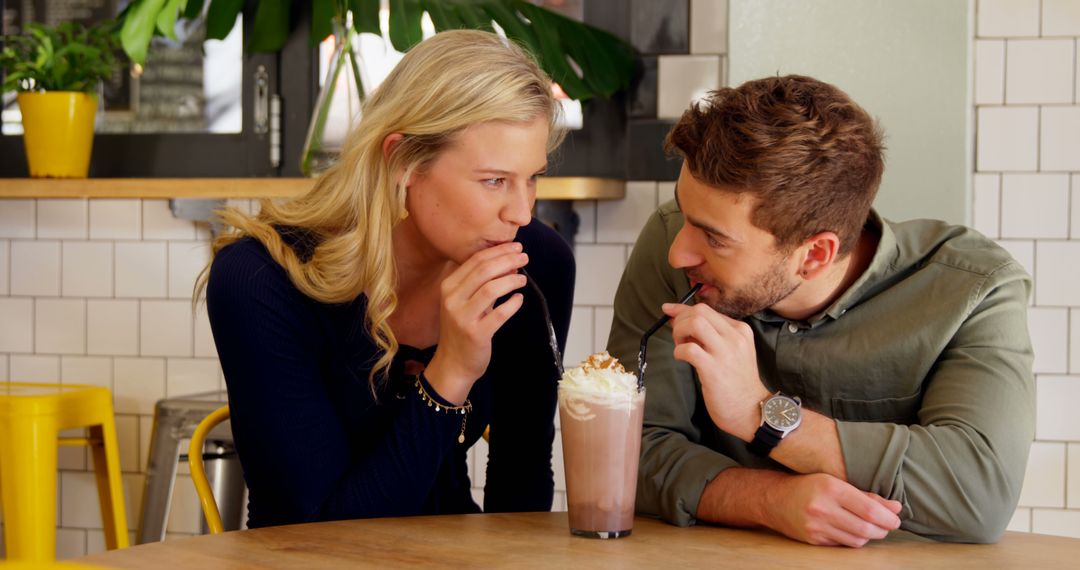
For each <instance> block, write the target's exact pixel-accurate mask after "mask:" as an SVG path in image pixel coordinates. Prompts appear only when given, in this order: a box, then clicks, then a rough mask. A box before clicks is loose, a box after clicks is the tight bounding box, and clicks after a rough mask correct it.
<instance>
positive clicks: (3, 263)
mask: <svg viewBox="0 0 1080 570" xmlns="http://www.w3.org/2000/svg"><path fill="white" fill-rule="evenodd" d="M10 245H11V244H10V242H9V241H8V240H6V239H0V295H7V294H8V284H9V283H10V282H11V279H10V277H11V274H10V272H9V271H8V265H9V264H8V258H9V257H10V254H9V253H8V251H9V248H10Z"/></svg>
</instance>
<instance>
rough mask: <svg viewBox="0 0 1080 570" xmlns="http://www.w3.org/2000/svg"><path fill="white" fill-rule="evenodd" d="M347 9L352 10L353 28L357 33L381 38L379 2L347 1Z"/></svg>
mask: <svg viewBox="0 0 1080 570" xmlns="http://www.w3.org/2000/svg"><path fill="white" fill-rule="evenodd" d="M349 9H350V10H352V18H353V28H354V29H355V30H356V31H357V33H364V32H367V33H369V34H375V35H376V36H380V37H381V36H382V24H381V22H380V20H379V0H349Z"/></svg>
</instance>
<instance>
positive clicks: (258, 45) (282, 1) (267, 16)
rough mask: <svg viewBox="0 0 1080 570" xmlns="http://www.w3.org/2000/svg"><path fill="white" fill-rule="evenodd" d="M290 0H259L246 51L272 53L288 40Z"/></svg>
mask: <svg viewBox="0 0 1080 570" xmlns="http://www.w3.org/2000/svg"><path fill="white" fill-rule="evenodd" d="M290 3H291V2H290V0H261V1H260V2H259V7H258V9H256V10H255V25H254V30H253V33H252V34H251V35H252V37H251V42H249V43H248V49H249V50H250V51H254V52H274V51H277V50H279V49H281V46H283V45H285V40H287V39H289V7H290Z"/></svg>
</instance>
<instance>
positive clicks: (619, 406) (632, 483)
mask: <svg viewBox="0 0 1080 570" xmlns="http://www.w3.org/2000/svg"><path fill="white" fill-rule="evenodd" d="M644 411H645V392H644V390H640V391H639V390H638V386H637V378H636V377H635V376H634V375H633V374H630V373H628V372H626V370H625V369H624V368H623V367H622V365H621V364H619V362H618V360H616V359H615V358H612V357H611V356H610V355H608V353H606V352H602V353H598V354H594V355H592V356H590V357H589V359H588V360H586V361H585V362H584V363H582V365H581V366H579V367H577V368H572V369H570V370H567V371H566V373H565V374H564V375H563V378H562V381H560V382H559V420H560V423H561V429H562V444H563V464H564V468H565V472H566V502H567V510H568V511H569V513H568V514H569V519H570V532H571V533H573V534H575V535H578V536H587V537H592V538H619V537H623V536H629V535H630V532H631V530H632V529H633V525H634V494H635V491H636V488H637V469H638V455H639V453H640V451H641V423H642V416H643V414H644Z"/></svg>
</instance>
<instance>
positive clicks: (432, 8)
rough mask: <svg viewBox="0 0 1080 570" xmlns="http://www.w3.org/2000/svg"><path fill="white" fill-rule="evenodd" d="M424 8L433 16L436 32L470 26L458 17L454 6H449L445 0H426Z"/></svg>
mask: <svg viewBox="0 0 1080 570" xmlns="http://www.w3.org/2000/svg"><path fill="white" fill-rule="evenodd" d="M423 9H424V10H426V11H427V13H428V16H430V17H431V23H432V24H434V25H435V32H436V33H438V32H444V31H446V30H456V29H458V28H466V27H468V26H466V25H465V24H464V23H463V22H462V21H461V18H459V17H458V15H457V12H455V11H454V9H453V7H452V6H447V2H445V0H426V1H425V2H424V3H423Z"/></svg>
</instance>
